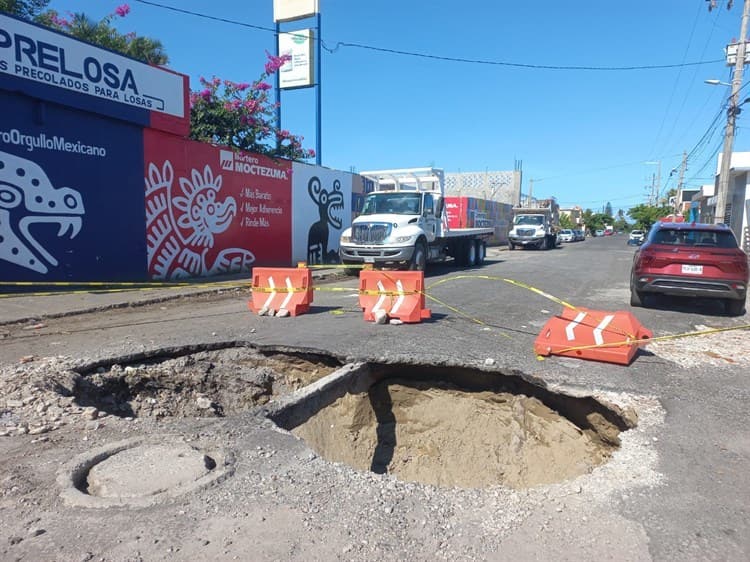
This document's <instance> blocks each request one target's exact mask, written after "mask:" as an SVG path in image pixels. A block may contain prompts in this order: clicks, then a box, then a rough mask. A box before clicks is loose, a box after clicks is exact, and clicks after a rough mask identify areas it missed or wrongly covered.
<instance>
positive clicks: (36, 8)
mask: <svg viewBox="0 0 750 562" xmlns="http://www.w3.org/2000/svg"><path fill="white" fill-rule="evenodd" d="M49 3H50V0H0V12H7V13H9V14H13V15H14V16H18V17H21V18H24V19H33V18H35V17H36V16H38V15H39V14H41V13H42V12H43V11H44V10H45V9H46V8H47V6H48V5H49Z"/></svg>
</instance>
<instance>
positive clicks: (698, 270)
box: [682, 264, 703, 275]
mask: <svg viewBox="0 0 750 562" xmlns="http://www.w3.org/2000/svg"><path fill="white" fill-rule="evenodd" d="M682 272H683V273H688V274H691V275H702V274H703V266H702V265H688V264H683V265H682Z"/></svg>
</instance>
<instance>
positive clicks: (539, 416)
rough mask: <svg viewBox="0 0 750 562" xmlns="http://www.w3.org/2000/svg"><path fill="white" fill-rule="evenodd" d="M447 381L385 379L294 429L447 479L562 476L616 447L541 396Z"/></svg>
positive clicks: (340, 454) (327, 447) (479, 483)
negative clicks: (423, 383) (420, 384)
mask: <svg viewBox="0 0 750 562" xmlns="http://www.w3.org/2000/svg"><path fill="white" fill-rule="evenodd" d="M437 386H438V385H437V384H435V385H431V386H430V387H425V389H418V388H415V387H412V386H405V385H402V384H393V383H392V384H390V385H386V384H385V383H382V382H381V383H379V384H377V385H375V386H373V388H372V389H371V390H370V392H369V393H363V394H358V395H350V394H348V395H346V396H344V397H343V398H340V399H339V400H337V401H336V402H335V403H334V404H332V405H331V406H329V407H328V408H325V409H323V410H321V411H320V412H318V413H317V414H316V415H315V416H314V417H312V418H310V419H309V420H308V421H307V422H306V423H305V424H303V425H301V426H299V427H297V428H295V429H294V430H293V433H294V434H295V435H297V436H299V437H301V438H302V439H304V440H305V441H306V442H307V443H308V444H309V445H310V446H311V447H312V448H313V449H314V450H316V451H317V452H318V453H319V454H320V455H321V456H322V457H324V458H326V459H328V460H330V461H336V462H343V463H346V464H348V465H350V466H353V467H354V468H357V469H360V470H372V471H374V472H378V473H384V472H388V473H390V474H393V475H395V476H397V477H398V478H400V479H401V480H407V481H417V482H423V483H426V484H433V485H438V486H459V487H483V486H488V485H493V484H504V485H507V486H510V487H513V488H524V487H530V486H535V485H540V484H548V483H552V482H558V481H562V480H566V479H569V478H573V477H575V476H578V475H581V474H584V473H587V472H590V471H591V470H592V469H593V468H594V467H596V466H598V465H599V464H602V463H603V462H605V461H606V460H607V459H608V458H609V455H610V453H611V451H612V450H613V447H612V446H609V445H606V444H603V443H602V442H601V441H600V440H598V439H596V438H595V437H594V436H592V435H590V434H589V433H587V432H584V431H582V430H581V429H580V428H578V427H576V426H575V425H574V424H572V423H571V422H570V421H568V420H567V419H565V418H563V417H561V416H559V415H558V414H557V413H556V412H554V411H552V410H550V409H549V408H548V407H546V406H545V405H544V404H542V403H541V402H540V401H539V400H537V399H535V398H528V397H526V396H522V395H519V396H516V395H512V394H507V393H500V394H496V393H493V392H475V393H471V392H464V391H461V390H458V389H454V388H450V387H442V388H438V387H437Z"/></svg>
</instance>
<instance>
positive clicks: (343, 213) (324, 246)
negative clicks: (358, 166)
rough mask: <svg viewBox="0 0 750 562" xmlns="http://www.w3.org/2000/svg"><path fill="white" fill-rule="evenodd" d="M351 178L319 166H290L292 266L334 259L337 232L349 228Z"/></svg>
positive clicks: (295, 164) (335, 255)
mask: <svg viewBox="0 0 750 562" xmlns="http://www.w3.org/2000/svg"><path fill="white" fill-rule="evenodd" d="M353 178H354V175H353V174H350V173H347V172H341V171H338V170H330V169H328V168H322V167H320V166H312V165H310V164H302V163H298V162H295V163H294V164H293V165H292V260H293V262H295V263H296V262H300V261H304V262H307V263H308V264H311V265H312V264H321V263H335V260H336V259H338V249H339V238H340V236H341V232H342V230H344V229H345V228H347V227H349V226H350V225H351V215H352V182H353ZM321 210H322V212H323V214H324V217H323V219H322V220H321V215H320V213H321Z"/></svg>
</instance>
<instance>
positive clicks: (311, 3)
mask: <svg viewBox="0 0 750 562" xmlns="http://www.w3.org/2000/svg"><path fill="white" fill-rule="evenodd" d="M319 11H320V10H319V6H318V0H273V21H275V22H281V21H294V20H299V19H303V18H309V17H311V16H314V15H316V14H317V13H318V12H319Z"/></svg>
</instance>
